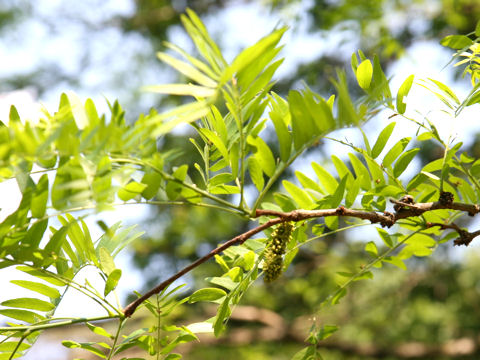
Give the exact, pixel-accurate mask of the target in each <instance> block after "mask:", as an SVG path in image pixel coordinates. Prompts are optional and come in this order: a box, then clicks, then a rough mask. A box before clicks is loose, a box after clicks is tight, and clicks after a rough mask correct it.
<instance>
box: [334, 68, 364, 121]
mask: <svg viewBox="0 0 480 360" xmlns="http://www.w3.org/2000/svg"><path fill="white" fill-rule="evenodd" d="M337 76H338V82H337V81H335V80H333V85H334V86H335V88H336V89H337V92H338V126H348V125H352V124H358V123H359V121H360V118H359V116H358V114H357V111H356V108H355V105H354V104H353V101H352V98H351V97H350V92H349V90H348V85H347V76H346V74H345V72H343V71H339V72H338V73H337Z"/></svg>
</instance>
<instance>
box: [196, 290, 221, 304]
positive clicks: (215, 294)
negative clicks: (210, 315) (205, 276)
mask: <svg viewBox="0 0 480 360" xmlns="http://www.w3.org/2000/svg"><path fill="white" fill-rule="evenodd" d="M226 295H227V293H226V292H225V291H224V290H222V289H219V288H204V289H200V290H197V291H195V292H194V293H193V294H192V295H190V297H189V298H188V302H189V303H195V302H198V301H215V300H218V299H220V298H222V297H224V296H226Z"/></svg>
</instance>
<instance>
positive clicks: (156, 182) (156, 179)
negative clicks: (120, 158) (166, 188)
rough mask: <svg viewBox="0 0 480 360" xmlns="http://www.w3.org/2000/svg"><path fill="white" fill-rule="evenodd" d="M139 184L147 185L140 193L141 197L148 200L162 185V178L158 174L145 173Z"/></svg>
mask: <svg viewBox="0 0 480 360" xmlns="http://www.w3.org/2000/svg"><path fill="white" fill-rule="evenodd" d="M141 183H142V184H145V185H147V187H146V188H145V189H144V190H143V191H142V197H143V198H145V199H147V200H150V199H152V198H154V197H155V195H157V193H158V190H159V189H160V185H161V184H162V176H161V175H160V174H159V173H158V172H154V171H152V172H146V173H145V174H144V175H143V178H142V181H141Z"/></svg>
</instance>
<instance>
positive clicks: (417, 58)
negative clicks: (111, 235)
mask: <svg viewBox="0 0 480 360" xmlns="http://www.w3.org/2000/svg"><path fill="white" fill-rule="evenodd" d="M40 2H41V4H42V5H41V6H39V7H38V8H39V9H41V11H42V13H43V14H45V15H46V14H48V13H49V12H54V11H55V8H56V7H58V6H60V4H61V3H62V2H61V1H46V0H40ZM105 4H106V5H105V6H106V8H105V9H103V10H102V11H115V12H118V13H119V14H121V13H127V12H128V11H131V9H132V8H131V2H130V1H127V0H121V1H117V2H115V7H112V8H108V6H111V4H113V2H105ZM306 5H308V2H305V3H304V6H306ZM102 11H98V12H96V14H97V15H98V16H101V13H102ZM295 13H298V14H301V9H291V11H290V14H295ZM218 19H221V22H219V21H218ZM238 19H242V23H241V24H239V22H238ZM204 20H205V22H206V25H207V28H212V29H213V31H222V32H224V35H225V36H224V38H225V39H229V40H230V43H228V44H227V43H224V44H222V45H224V48H225V55H226V58H227V59H232V58H233V57H234V56H235V54H236V53H238V51H239V50H240V49H241V48H244V47H246V46H248V45H251V44H253V43H254V42H255V41H256V40H258V39H259V38H260V37H262V36H264V35H266V34H267V33H268V32H269V31H270V30H272V29H273V28H274V27H275V26H276V25H277V22H278V19H277V18H276V17H275V16H267V15H266V14H265V12H263V11H262V9H261V8H259V6H258V5H256V4H255V3H251V4H248V5H244V4H240V3H237V4H236V5H233V6H231V7H228V8H227V9H226V10H224V11H223V14H222V16H215V17H214V16H210V17H206V18H205V19H204ZM308 21H309V20H308V18H304V19H302V20H300V21H299V23H300V24H301V25H300V28H298V29H296V31H294V32H293V31H292V32H287V34H286V36H285V38H284V39H283V43H284V44H285V48H284V50H283V51H282V55H283V56H285V57H286V60H285V63H284V64H283V65H282V67H281V70H280V71H279V76H281V75H282V72H283V73H284V74H285V73H288V72H291V71H292V70H293V69H294V68H295V67H296V66H298V65H299V64H301V63H302V62H309V61H311V60H312V59H315V58H316V57H317V56H318V54H320V53H325V52H329V51H331V45H330V44H332V43H338V42H339V40H340V37H341V36H342V34H338V33H337V34H335V35H330V37H325V35H324V34H320V33H317V34H308V35H306V34H305V31H306V29H307V28H308V25H309V24H308ZM235 24H238V25H235ZM28 26H29V28H27V29H26V30H24V31H28V33H30V34H32V36H31V37H30V38H28V40H27V41H24V42H23V43H22V46H21V47H12V46H11V44H5V43H2V42H1V41H0V54H7V53H8V55H7V56H2V66H1V67H0V74H1V73H2V72H3V73H6V72H8V71H12V70H15V71H16V70H19V69H28V68H29V67H33V66H35V65H36V64H35V62H37V61H50V60H52V59H54V58H56V60H58V57H60V58H61V60H60V61H59V62H60V63H61V64H62V65H64V66H65V68H66V69H67V71H69V72H75V71H76V69H77V68H78V66H81V64H80V63H79V59H78V56H77V55H78V53H77V49H76V47H77V46H78V39H79V38H80V35H79V33H78V31H79V28H77V27H76V26H70V25H69V27H68V29H69V30H68V31H65V32H59V33H57V34H56V36H55V37H54V38H49V36H50V35H48V34H47V33H46V32H45V31H44V30H42V24H41V22H38V21H33V22H31V23H30V24H29V25H28ZM418 26H421V24H419V25H418ZM240 27H241V28H240ZM344 35H345V34H344ZM169 36H170V38H171V39H172V40H171V41H172V42H175V43H176V44H178V45H180V46H183V47H185V48H187V49H188V47H189V45H188V40H187V36H186V35H185V33H184V32H183V31H182V30H181V29H180V28H173V29H172V30H171V32H170V34H169ZM91 41H92V43H91V46H94V47H97V48H98V52H99V53H98V54H97V56H98V57H99V58H101V57H103V56H108V54H107V53H105V49H104V48H103V47H102V44H103V43H105V42H106V41H108V42H111V43H113V44H114V45H115V46H114V47H115V48H116V49H117V50H120V49H121V48H122V46H123V47H124V48H126V49H128V48H129V46H133V47H138V46H150V45H149V44H147V43H146V42H145V41H144V40H143V39H141V38H140V37H137V36H134V35H132V36H127V37H126V38H123V37H121V36H120V34H119V33H115V32H112V31H111V30H108V31H106V32H105V33H102V32H99V33H98V34H97V36H96V37H95V39H91ZM342 46H343V48H340V49H337V51H339V52H344V53H345V54H348V57H350V54H351V52H352V51H354V50H355V44H354V43H345V44H344V45H342ZM450 54H451V51H449V50H448V49H445V48H442V47H441V46H440V45H438V44H436V43H433V42H427V41H423V42H422V41H420V42H416V43H414V45H413V46H412V47H410V48H409V49H408V51H407V53H406V55H405V56H404V57H403V58H402V59H401V60H399V61H398V62H396V63H395V64H394V65H393V66H392V67H391V68H390V74H387V75H392V76H393V74H395V76H394V77H393V78H392V81H391V86H392V88H393V89H397V88H398V87H399V86H400V84H401V83H402V82H403V79H405V78H406V77H407V76H409V75H410V74H415V75H416V79H419V78H420V76H421V77H423V78H425V77H433V78H435V79H438V80H440V81H442V82H445V83H448V84H449V85H450V84H453V85H452V86H451V87H452V88H453V89H454V90H455V91H458V93H460V94H466V92H467V91H468V80H464V81H460V82H455V83H453V76H452V72H451V71H449V69H448V68H447V69H444V66H445V65H446V63H447V62H448V61H449V59H450ZM114 55H116V60H117V59H118V61H120V63H119V64H118V66H119V68H121V67H122V66H124V64H122V62H126V61H129V56H128V54H125V56H123V54H120V56H119V54H114ZM99 62H100V61H99ZM112 66H113V67H115V66H117V65H115V64H112ZM106 70H107V69H105V68H103V67H100V68H95V67H93V68H92V69H91V70H90V72H89V73H87V74H86V77H85V84H86V86H85V87H84V88H83V89H75V90H77V93H79V96H80V97H81V98H83V99H85V98H86V97H87V96H88V97H92V98H93V99H94V101H95V103H96V104H97V105H98V107H99V110H100V111H106V110H107V104H106V102H105V101H104V96H107V97H109V98H111V97H113V98H115V97H119V98H121V97H122V96H123V95H124V94H123V93H122V91H121V90H120V91H119V92H118V93H117V94H115V93H114V92H113V91H112V89H111V88H109V89H106V90H100V88H101V85H100V84H101V82H102V79H103V77H102V72H104V71H106ZM125 76H127V75H125ZM161 80H162V78H161V76H159V74H151V73H149V72H148V71H145V72H142V73H141V74H139V76H138V79H135V81H138V82H139V85H140V83H141V82H143V85H150V84H149V83H148V82H149V81H157V82H158V81H161ZM164 80H165V79H164ZM62 85H63V84H59V85H58V87H57V88H53V89H52V90H51V91H48V92H47V93H46V97H45V98H42V99H38V98H37V96H36V93H35V91H34V89H19V90H17V91H14V92H11V93H7V94H0V119H6V118H7V117H8V109H9V107H10V105H11V104H15V105H16V106H17V109H18V110H19V112H20V115H21V117H22V118H30V119H35V117H36V116H37V114H38V112H39V111H40V108H41V106H45V107H47V108H48V109H49V110H50V111H52V112H53V111H54V109H55V106H56V103H57V101H58V99H59V96H60V93H61V92H62V91H65V90H70V89H65V88H62ZM92 89H95V90H96V91H94V93H92V92H91V91H92ZM145 99H146V100H144V101H146V102H148V101H149V99H150V100H151V99H152V98H151V97H150V95H147V94H146V95H145ZM407 101H408V108H407V109H420V111H421V112H422V113H424V114H427V113H428V112H429V109H431V108H432V107H433V108H434V107H437V108H438V105H437V104H438V100H436V99H435V98H434V96H431V95H426V92H425V90H424V89H423V88H421V87H420V86H414V87H413V88H412V91H411V93H410V94H409V96H408V100H407ZM407 111H410V110H407ZM474 111H475V109H474V108H472V109H467V110H466V111H465V112H464V114H463V115H462V116H461V118H458V119H452V118H451V117H447V116H445V114H444V113H442V112H438V113H435V114H430V116H434V118H435V120H436V121H437V124H439V130H440V132H441V133H443V134H452V135H453V136H455V137H456V139H458V140H462V141H465V142H466V143H469V142H471V134H472V132H476V131H477V128H478V125H477V124H476V118H475V116H474ZM388 116H389V114H386V113H382V114H381V115H380V116H378V117H377V118H375V119H374V120H372V121H371V122H370V123H368V124H366V125H365V127H364V130H365V131H366V132H367V133H369V134H378V133H379V132H380V130H381V129H382V128H383V127H384V126H385V125H386V124H387V123H388V122H389V121H391V120H389V119H388ZM458 124H461V127H460V126H458ZM412 130H413V131H415V130H414V127H412V124H411V123H408V122H406V121H400V120H399V121H398V123H397V128H396V132H395V135H396V136H412ZM403 134H405V135H403ZM331 136H332V137H335V136H339V137H342V138H343V137H346V138H348V139H349V140H350V141H352V142H354V143H356V144H358V145H361V143H362V140H361V137H360V134H359V132H358V130H343V131H341V132H335V133H333V134H331ZM374 140H375V137H374V136H372V138H371V140H370V142H371V143H373V142H374ZM391 145H392V143H391V142H389V143H388V144H387V147H386V148H388V147H389V146H391ZM345 150H346V149H344V148H339V145H338V144H335V143H327V145H326V151H327V152H329V153H337V154H338V153H346V151H345ZM308 164H309V161H305V162H303V163H297V164H296V166H298V169H300V170H301V171H302V172H305V173H307V174H308V173H309V172H311V169H310V167H309V165H308ZM410 171H412V172H413V171H414V169H412V170H410ZM312 175H313V174H312ZM407 176H408V173H407ZM0 194H1V196H2V204H1V205H0V207H1V208H2V209H1V211H0V220H2V219H4V218H5V217H6V216H7V215H8V214H9V213H11V212H12V211H14V210H15V209H16V207H17V206H18V203H19V201H20V195H19V192H18V189H17V186H16V183H15V181H13V180H11V181H5V182H3V183H0ZM148 213H149V212H148V209H146V208H145V207H142V206H138V207H136V208H135V209H132V208H131V207H119V208H118V210H116V211H115V212H109V213H106V214H105V215H103V214H102V220H104V221H105V222H106V223H107V224H110V225H111V224H113V223H115V222H116V221H118V220H123V219H128V223H130V224H132V223H141V222H142V220H143V219H145V218H146V216H147V215H148ZM132 214H133V216H132ZM95 220H96V218H95V217H91V218H89V219H88V221H89V223H90V224H91V227H90V229H93V230H91V231H92V237H94V238H95V236H100V234H101V233H100V231H99V229H98V227H97V226H96V225H95ZM95 229H96V231H95ZM361 231H362V232H364V231H365V230H364V228H362V230H361ZM473 247H476V248H478V246H477V245H475V243H474V244H473ZM454 251H455V253H456V254H457V256H462V253H463V250H462V249H459V248H456V249H455V250H454ZM129 263H130V256H129V254H128V253H123V254H121V255H119V258H118V259H117V267H119V268H124V269H127V271H124V274H123V277H122V280H121V282H120V296H121V297H123V296H124V295H126V294H127V293H129V292H131V291H132V290H133V289H135V288H138V287H139V286H138V287H136V285H137V284H139V283H140V282H141V281H142V279H141V275H140V274H139V273H138V272H136V271H134V270H133V268H132V266H131V265H130V264H129ZM11 271H12V270H10V269H3V270H0V288H1V289H2V292H0V301H3V300H5V299H7V298H11V297H12V295H13V294H15V295H16V296H27V295H28V296H31V294H28V293H25V292H22V291H20V290H19V289H18V287H15V286H13V285H12V284H10V283H9V279H10V278H12V277H13V276H14V274H12V273H11ZM82 277H87V278H88V279H89V281H91V279H95V278H97V275H96V273H95V271H91V270H88V269H87V270H86V271H85V272H83V273H81V274H79V281H82V280H80V279H81V278H82ZM15 278H18V277H17V275H16V274H15ZM91 282H94V283H97V284H98V286H99V287H101V285H102V282H101V281H98V282H95V281H91ZM56 315H58V316H85V317H87V316H97V315H99V308H98V306H96V305H95V304H93V303H92V302H87V301H86V300H85V299H84V298H82V297H81V296H79V295H78V294H74V293H69V294H67V295H66V297H65V299H64V301H63V303H62V304H61V305H60V307H59V309H58V311H57V313H56ZM2 320H3V319H2V317H0V322H1V321H2ZM36 346H37V345H36ZM38 346H42V345H41V344H40V345H38ZM32 353H33V352H31V353H30V354H32ZM59 356H63V355H60V354H59ZM36 358H37V359H39V358H38V353H37V357H36ZM61 358H62V357H58V359H61ZM32 359H33V357H32ZM49 359H50V360H54V359H53V358H52V357H49Z"/></svg>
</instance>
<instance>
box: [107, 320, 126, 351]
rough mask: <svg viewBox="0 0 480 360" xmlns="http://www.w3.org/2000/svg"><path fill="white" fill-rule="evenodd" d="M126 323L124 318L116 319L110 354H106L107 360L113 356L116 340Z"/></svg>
mask: <svg viewBox="0 0 480 360" xmlns="http://www.w3.org/2000/svg"><path fill="white" fill-rule="evenodd" d="M126 321H127V318H125V317H119V319H118V327H117V331H116V333H115V338H114V339H113V343H112V347H111V348H110V352H109V354H108V357H107V360H110V359H112V357H113V355H115V347H116V346H117V343H118V338H119V337H120V333H121V331H122V328H123V325H124V324H125V322H126Z"/></svg>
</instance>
